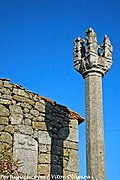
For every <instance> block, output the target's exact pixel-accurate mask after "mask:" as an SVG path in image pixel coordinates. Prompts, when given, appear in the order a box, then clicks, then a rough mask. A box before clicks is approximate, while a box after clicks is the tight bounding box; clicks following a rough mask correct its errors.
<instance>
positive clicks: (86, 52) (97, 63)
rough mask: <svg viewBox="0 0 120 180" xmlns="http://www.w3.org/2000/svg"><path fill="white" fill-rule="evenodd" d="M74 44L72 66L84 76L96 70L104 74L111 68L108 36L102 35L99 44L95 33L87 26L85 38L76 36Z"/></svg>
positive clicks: (110, 48)
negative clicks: (101, 41) (102, 38)
mask: <svg viewBox="0 0 120 180" xmlns="http://www.w3.org/2000/svg"><path fill="white" fill-rule="evenodd" d="M74 45H75V46H74V67H75V69H76V70H77V71H78V72H79V73H80V74H82V76H83V77H84V78H85V76H86V75H87V74H88V73H89V72H98V73H101V74H102V76H104V74H106V73H107V72H108V70H109V69H110V68H111V65H112V45H111V43H110V39H109V37H108V36H106V35H105V36H104V40H103V43H102V45H101V46H99V45H98V43H97V37H96V33H95V32H94V30H93V29H92V28H89V29H88V30H87V31H86V38H85V40H84V39H82V38H80V37H78V38H77V39H75V41H74Z"/></svg>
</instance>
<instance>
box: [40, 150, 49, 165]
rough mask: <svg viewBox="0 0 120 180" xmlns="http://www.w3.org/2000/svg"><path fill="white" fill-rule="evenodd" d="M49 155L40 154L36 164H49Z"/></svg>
mask: <svg viewBox="0 0 120 180" xmlns="http://www.w3.org/2000/svg"><path fill="white" fill-rule="evenodd" d="M50 158H51V156H50V154H49V153H40V154H39V156H38V162H39V163H41V164H47V163H48V164H49V163H50Z"/></svg>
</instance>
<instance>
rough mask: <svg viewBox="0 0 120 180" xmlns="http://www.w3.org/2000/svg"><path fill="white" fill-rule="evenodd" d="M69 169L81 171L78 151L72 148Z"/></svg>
mask: <svg viewBox="0 0 120 180" xmlns="http://www.w3.org/2000/svg"><path fill="white" fill-rule="evenodd" d="M67 169H68V170H69V171H73V172H79V165H78V152H77V151H76V150H71V151H70V155H69V161H68V165H67Z"/></svg>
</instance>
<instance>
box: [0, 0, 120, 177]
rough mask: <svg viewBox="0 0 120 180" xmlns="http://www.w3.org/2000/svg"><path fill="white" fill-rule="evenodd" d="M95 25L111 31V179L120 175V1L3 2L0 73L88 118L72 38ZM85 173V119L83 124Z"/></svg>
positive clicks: (107, 91)
mask: <svg viewBox="0 0 120 180" xmlns="http://www.w3.org/2000/svg"><path fill="white" fill-rule="evenodd" d="M89 27H92V28H93V29H94V30H95V32H96V33H97V37H98V43H99V44H101V43H102V41H103V36H104V34H107V35H108V36H109V37H110V39H111V42H112V44H113V48H114V52H113V66H112V68H111V70H110V71H109V72H108V74H107V75H105V77H104V79H103V100H104V101H103V104H104V108H103V109H104V125H105V152H106V174H107V180H119V179H120V120H119V119H120V74H119V73H120V1H119V0H109V1H108V0H104V1H103V0H91V1H90V0H83V1H80V0H0V77H6V78H10V79H11V83H16V84H21V85H22V86H23V87H25V88H26V89H28V90H31V91H33V92H36V93H38V94H40V95H43V96H46V97H48V98H50V99H53V100H55V101H56V102H57V103H60V104H62V105H66V106H67V107H69V108H70V109H72V110H74V111H77V112H78V113H79V114H80V115H81V116H83V117H85V90H84V88H85V86H84V80H83V79H82V77H81V75H79V74H78V73H77V72H76V71H75V70H74V68H73V41H74V39H75V38H76V37H77V36H78V35H79V36H81V37H82V38H85V31H86V30H87V29H88V28H89ZM79 134H80V143H79V146H80V147H79V148H80V151H79V153H80V156H81V163H80V171H81V175H85V123H83V124H82V125H81V126H80V127H79Z"/></svg>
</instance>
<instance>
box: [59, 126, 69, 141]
mask: <svg viewBox="0 0 120 180" xmlns="http://www.w3.org/2000/svg"><path fill="white" fill-rule="evenodd" d="M68 135H69V129H68V127H64V128H61V129H60V130H59V132H58V138H60V139H66V138H67V137H68Z"/></svg>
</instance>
